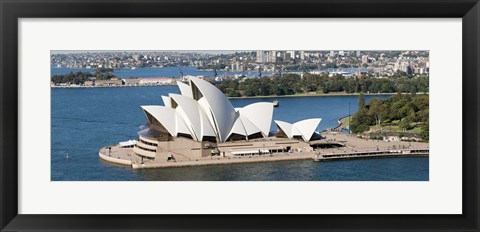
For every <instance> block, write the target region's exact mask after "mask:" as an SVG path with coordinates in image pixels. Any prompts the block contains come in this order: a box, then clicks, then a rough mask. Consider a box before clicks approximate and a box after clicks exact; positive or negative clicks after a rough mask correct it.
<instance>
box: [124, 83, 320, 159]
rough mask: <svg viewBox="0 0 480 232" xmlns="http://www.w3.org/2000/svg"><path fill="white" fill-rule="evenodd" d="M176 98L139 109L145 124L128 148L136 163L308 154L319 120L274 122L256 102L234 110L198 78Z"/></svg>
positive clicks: (165, 98) (270, 109) (182, 85)
mask: <svg viewBox="0 0 480 232" xmlns="http://www.w3.org/2000/svg"><path fill="white" fill-rule="evenodd" d="M177 83H178V87H179V89H180V93H181V94H169V95H168V96H162V100H163V103H164V105H163V106H160V105H150V106H142V109H143V111H144V113H145V115H146V118H147V120H148V121H147V122H146V124H145V126H144V127H143V130H141V131H140V132H138V135H139V139H138V140H137V141H131V144H126V146H128V145H130V147H132V148H133V152H134V153H135V155H136V156H138V157H141V158H142V161H145V162H148V161H149V160H155V162H163V161H165V162H167V161H172V160H174V161H182V160H200V159H211V158H212V157H218V158H221V157H236V156H250V155H265V154H273V153H278V152H282V153H284V152H289V151H290V150H294V149H296V150H304V151H311V150H312V148H311V146H310V145H309V141H310V140H314V139H318V138H320V137H321V136H320V134H319V133H318V132H316V131H315V130H316V129H317V127H318V125H319V123H320V121H321V119H320V118H313V119H307V120H303V121H299V122H296V123H288V122H284V121H279V120H275V121H274V122H275V125H276V127H277V129H278V131H276V132H271V131H270V128H271V126H272V117H273V110H274V106H273V103H271V102H258V103H253V104H250V105H247V106H245V107H242V108H235V107H233V105H232V104H231V102H230V101H229V100H228V99H227V97H226V96H225V95H224V94H223V93H222V92H221V91H220V90H219V89H217V88H216V87H215V86H214V85H212V84H211V83H209V82H208V81H205V80H202V79H200V78H194V77H192V78H190V79H189V80H188V83H183V82H177Z"/></svg>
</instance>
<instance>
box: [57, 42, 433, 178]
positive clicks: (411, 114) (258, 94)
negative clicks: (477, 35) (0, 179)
mask: <svg viewBox="0 0 480 232" xmlns="http://www.w3.org/2000/svg"><path fill="white" fill-rule="evenodd" d="M50 56H51V57H50V70H51V75H50V87H51V181H429V77H430V76H429V73H430V62H429V51H426V50H413V51H412V50H308V51H307V50H305V51H304V50H275V51H273V50H262V51H260V50H251V51H244V50H241V51H240V50H194V51H187V50H172V51H167V50H165V51H162V50H159V51H156V50H138V51H135V50H125V51H124V50H113V51H110V50H108V51H102V50H98V51H97V50H96V51H93V50H85V51H79V50H52V51H51V53H50Z"/></svg>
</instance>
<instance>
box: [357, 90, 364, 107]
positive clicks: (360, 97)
mask: <svg viewBox="0 0 480 232" xmlns="http://www.w3.org/2000/svg"><path fill="white" fill-rule="evenodd" d="M364 109H365V94H363V92H361V93H360V95H358V110H359V111H360V110H364Z"/></svg>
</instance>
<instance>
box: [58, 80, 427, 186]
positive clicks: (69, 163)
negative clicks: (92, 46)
mask: <svg viewBox="0 0 480 232" xmlns="http://www.w3.org/2000/svg"><path fill="white" fill-rule="evenodd" d="M168 93H179V90H178V87H176V86H155V87H126V88H85V89H81V88H80V89H52V90H51V97H52V102H51V103H52V106H51V109H52V120H51V122H52V134H51V139H52V157H51V167H52V173H51V179H52V180H53V181H59V180H92V181H96V180H322V181H323V180H325V181H327V180H328V181H331V180H428V158H388V159H368V160H348V161H335V162H321V163H317V162H313V161H310V160H304V161H286V162H273V163H257V164H238V165H223V166H205V167H188V168H173V169H149V170H139V171H135V170H132V169H131V168H129V167H124V166H119V165H114V164H110V163H106V162H104V161H102V160H100V159H99V158H98V150H99V149H100V148H101V147H103V146H106V145H108V144H116V143H118V142H119V141H125V140H129V139H137V131H138V130H139V126H140V125H141V124H143V123H144V122H145V120H146V119H145V115H144V114H143V112H142V110H141V109H140V106H141V105H162V104H163V102H162V100H161V97H160V96H161V95H166V94H168ZM378 97H382V98H385V97H387V96H378ZM371 98H373V96H366V100H367V101H368V100H369V99H371ZM275 99H277V100H279V101H280V107H278V108H275V110H274V115H273V119H274V120H277V119H278V120H282V121H287V122H296V121H298V120H301V119H305V118H311V117H320V118H322V119H323V120H322V122H321V123H320V126H319V128H318V129H319V130H323V129H326V128H330V127H334V126H336V125H337V119H338V118H339V117H341V116H344V115H347V114H348V105H349V102H350V103H351V104H350V110H351V112H352V113H354V112H355V111H356V110H357V96H323V97H292V98H260V99H232V100H231V101H232V103H233V105H234V106H235V107H242V106H245V105H247V104H250V103H253V102H258V101H270V102H272V101H274V100H275ZM274 129H276V128H275V127H274V125H272V130H274ZM67 154H68V156H69V158H68V159H67V158H66V156H67Z"/></svg>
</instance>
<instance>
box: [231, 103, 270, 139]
mask: <svg viewBox="0 0 480 232" xmlns="http://www.w3.org/2000/svg"><path fill="white" fill-rule="evenodd" d="M238 112H240V115H241V116H243V117H245V118H247V119H248V120H249V121H250V122H251V123H253V125H255V126H256V127H257V128H258V129H260V131H261V132H262V134H263V136H264V137H267V136H268V133H269V132H270V126H271V124H272V117H273V103H271V102H257V103H253V104H250V105H247V106H245V107H243V108H241V109H240V110H239V111H238Z"/></svg>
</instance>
